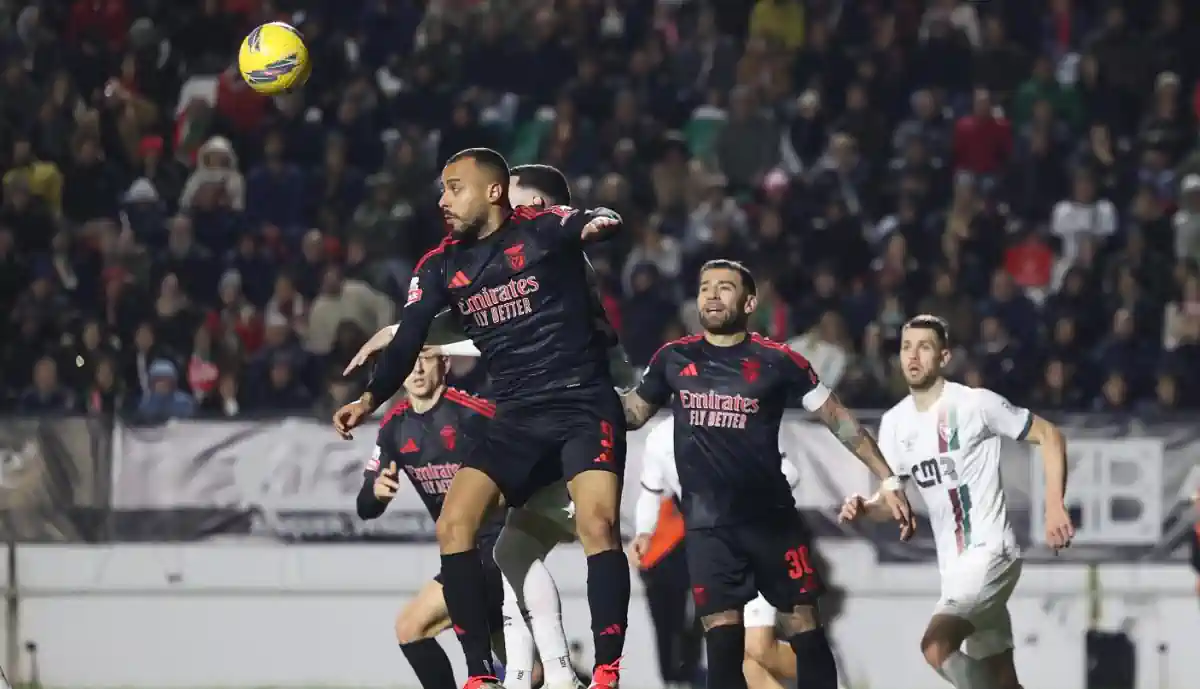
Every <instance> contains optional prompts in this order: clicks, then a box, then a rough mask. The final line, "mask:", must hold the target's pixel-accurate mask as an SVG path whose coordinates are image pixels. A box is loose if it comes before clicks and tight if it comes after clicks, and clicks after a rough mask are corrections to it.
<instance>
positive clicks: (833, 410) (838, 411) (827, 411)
mask: <svg viewBox="0 0 1200 689" xmlns="http://www.w3.org/2000/svg"><path fill="white" fill-rule="evenodd" d="M817 415H818V416H820V418H821V421H823V422H824V423H825V425H826V426H827V427H828V428H829V430H830V431H832V432H833V434H834V435H835V436H837V439H838V440H839V441H840V442H841V443H842V445H844V446H846V449H847V450H850V451H851V452H853V453H854V456H855V457H858V459H859V461H861V462H862V463H863V464H865V465H866V466H867V468H868V469H870V470H871V473H873V474H875V475H876V476H878V477H879V478H886V477H888V476H891V475H892V470H891V467H889V466H888V463H887V460H885V459H884V458H883V452H881V451H880V449H879V445H878V444H876V442H875V439H874V438H872V437H871V434H870V433H868V432H867V429H865V428H863V427H862V425H860V424H859V423H858V420H857V419H855V418H854V415H853V414H852V413H850V410H849V409H846V407H844V406H842V403H841V401H840V400H838V399H837V397H835V396H832V395H831V396H830V397H829V400H828V401H826V402H825V404H824V405H822V407H821V408H820V409H819V410H817Z"/></svg>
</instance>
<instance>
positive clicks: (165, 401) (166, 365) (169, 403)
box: [137, 359, 196, 423]
mask: <svg viewBox="0 0 1200 689" xmlns="http://www.w3.org/2000/svg"><path fill="white" fill-rule="evenodd" d="M148 374H149V378H150V387H149V390H147V391H146V392H145V393H144V394H143V395H142V399H141V401H139V402H138V408H137V413H138V416H139V417H140V418H141V419H142V420H144V421H149V422H158V423H161V422H164V421H168V420H170V419H186V418H189V417H191V416H193V415H195V413H196V400H195V399H194V398H192V396H191V395H189V394H187V393H186V392H184V391H182V390H180V389H179V371H178V369H176V368H175V364H173V363H172V362H170V361H169V360H167V359H156V360H155V361H154V362H153V363H151V364H150V368H149V371H148Z"/></svg>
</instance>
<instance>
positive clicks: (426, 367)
mask: <svg viewBox="0 0 1200 689" xmlns="http://www.w3.org/2000/svg"><path fill="white" fill-rule="evenodd" d="M404 389H405V393H406V394H405V396H404V397H403V398H402V399H401V400H400V401H399V402H397V403H396V405H395V406H394V407H392V408H391V409H390V410H389V411H388V413H387V415H385V416H384V418H383V422H382V423H381V424H380V426H379V436H378V439H377V440H376V442H375V453H374V455H373V456H372V457H371V459H370V461H368V462H367V466H366V469H364V470H363V484H362V488H360V489H359V491H358V499H357V511H358V516H359V518H361V519H375V518H377V517H380V516H382V515H383V513H384V510H386V509H387V506H388V504H389V503H390V502H391V501H392V498H393V497H395V495H396V491H398V490H399V488H400V484H399V481H400V478H399V477H400V476H401V475H403V476H405V477H407V478H408V480H409V481H410V482H411V483H412V486H413V488H414V489H415V490H416V491H417V495H419V496H420V498H421V502H423V503H425V509H427V510H429V516H431V517H433V518H434V519H435V520H436V519H437V518H438V516H439V515H441V513H442V503H443V502H444V501H445V498H446V491H447V490H448V489H449V488H450V481H451V480H452V479H453V478H454V474H455V473H456V472H457V471H458V467H459V465H461V464H462V462H463V459H464V458H465V457H466V456H467V453H468V452H469V451H470V450H471V448H472V447H474V445H475V443H476V442H478V441H479V439H481V438H483V437H484V435H485V433H486V430H487V425H488V421H489V420H490V419H491V418H492V416H493V415H494V414H495V411H496V409H495V407H494V406H493V405H492V403H491V402H489V401H487V400H485V399H482V398H479V397H475V396H472V395H468V394H467V393H465V392H462V391H461V390H457V389H455V388H452V387H449V386H447V385H446V359H445V357H443V356H441V355H440V354H439V353H438V352H437V350H435V349H434V348H427V349H426V350H425V351H423V352H421V355H420V356H419V357H418V358H417V363H416V365H415V366H414V367H413V370H412V373H411V374H409V376H408V379H407V380H405V381H404ZM501 517H502V515H500V514H497V515H496V516H495V517H493V518H492V519H490V520H489V521H488V522H487V523H486V524H484V526H483V528H481V529H480V530H479V535H478V537H477V540H478V550H479V553H480V555H481V557H482V558H483V565H484V572H485V577H486V584H485V586H486V590H487V613H488V619H489V621H490V623H491V624H492V625H493V628H494V629H496V630H499V629H500V626H501V624H502V622H503V619H502V615H501V601H502V599H503V596H504V589H503V583H502V580H501V576H500V570H499V569H498V568H497V567H496V563H495V562H494V561H493V560H492V557H491V553H492V549H493V547H494V546H495V544H496V537H497V536H498V535H499V533H500V529H501V528H502V527H503V526H504V521H503V519H502V518H501ZM449 627H450V616H449V615H448V614H447V612H446V601H445V598H444V596H443V595H442V577H441V574H440V573H439V574H438V575H437V576H435V577H434V578H433V581H431V582H429V583H428V584H426V585H425V586H424V587H423V588H422V589H421V591H420V592H419V593H418V594H417V596H416V598H414V599H413V600H411V601H409V603H408V605H406V606H404V609H403V610H401V611H400V614H399V616H398V617H397V618H396V640H397V641H398V642H399V643H400V650H402V651H403V652H404V656H405V657H406V658H407V659H408V662H409V664H410V665H411V666H412V669H413V672H415V673H416V675H417V679H419V680H420V681H421V687H422V689H454V687H455V686H457V685H456V684H455V682H454V671H453V670H452V669H451V667H450V659H449V658H447V657H446V652H445V651H444V650H443V649H442V647H441V645H440V644H438V642H437V641H436V638H437V635H438V634H440V633H442V632H443V631H445V630H446V629H448V628H449Z"/></svg>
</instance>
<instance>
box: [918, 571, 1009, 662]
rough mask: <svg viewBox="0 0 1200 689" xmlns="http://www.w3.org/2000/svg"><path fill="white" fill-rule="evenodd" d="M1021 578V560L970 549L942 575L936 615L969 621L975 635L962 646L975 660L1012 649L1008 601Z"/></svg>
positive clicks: (935, 609) (968, 638)
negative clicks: (940, 595)
mask: <svg viewBox="0 0 1200 689" xmlns="http://www.w3.org/2000/svg"><path fill="white" fill-rule="evenodd" d="M1020 578H1021V558H1020V557H1019V556H1015V555H1014V554H1013V553H1011V552H1008V551H1003V550H1002V551H997V550H992V549H984V548H978V549H968V550H967V551H966V552H964V553H963V554H962V555H959V556H958V559H957V560H955V561H954V562H952V563H950V564H949V565H947V566H946V569H945V570H944V571H943V572H942V597H941V599H940V600H939V601H938V603H937V606H936V607H935V608H934V611H933V613H934V614H935V615H952V616H954V617H961V618H962V619H964V620H967V621H968V622H970V623H971V624H972V625H973V626H974V627H975V633H974V634H972V635H971V636H969V637H967V639H966V641H964V642H963V652H964V653H966V654H967V655H968V656H970V657H972V658H977V659H979V658H988V657H991V656H994V655H996V654H999V653H1003V652H1004V651H1007V650H1008V649H1010V648H1012V647H1013V633H1012V619H1011V618H1010V617H1009V616H1008V599H1009V597H1010V596H1012V592H1013V589H1014V588H1016V586H1017V581H1018V580H1020Z"/></svg>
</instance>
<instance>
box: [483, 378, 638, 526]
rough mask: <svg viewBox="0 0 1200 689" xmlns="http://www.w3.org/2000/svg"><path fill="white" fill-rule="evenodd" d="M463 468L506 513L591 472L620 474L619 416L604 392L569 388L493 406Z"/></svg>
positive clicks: (613, 398) (610, 393) (612, 397)
mask: <svg viewBox="0 0 1200 689" xmlns="http://www.w3.org/2000/svg"><path fill="white" fill-rule="evenodd" d="M465 466H469V467H471V468H473V469H477V470H479V471H482V472H483V473H485V474H487V475H488V477H490V478H491V479H492V480H493V481H495V483H496V485H497V486H499V488H500V491H501V493H503V494H504V499H505V502H506V504H507V505H508V506H509V507H520V506H522V505H524V504H525V503H526V502H527V501H528V500H529V498H530V497H531V496H533V494H534V493H536V492H537V491H538V490H541V489H542V488H545V487H546V486H549V485H551V484H553V483H555V482H557V481H561V480H564V479H565V480H568V481H569V480H571V479H572V478H574V477H575V476H577V475H579V474H581V473H583V472H585V471H592V470H600V471H610V472H612V473H615V474H617V475H618V476H623V475H624V473H625V412H624V410H623V409H622V407H621V400H620V399H619V398H618V397H617V393H616V392H615V391H614V390H613V389H612V388H610V387H603V388H571V389H568V390H562V391H557V392H555V393H554V394H553V395H547V396H544V397H540V398H538V399H536V400H530V401H526V400H513V401H510V402H503V403H500V404H498V405H497V406H496V415H495V417H494V418H493V419H492V422H491V423H490V424H489V425H488V432H487V435H486V436H485V437H484V438H483V440H482V441H481V442H480V444H479V446H478V447H477V448H476V449H475V450H474V451H473V452H472V453H471V455H470V456H469V457H468V459H467V461H466V462H465Z"/></svg>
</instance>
